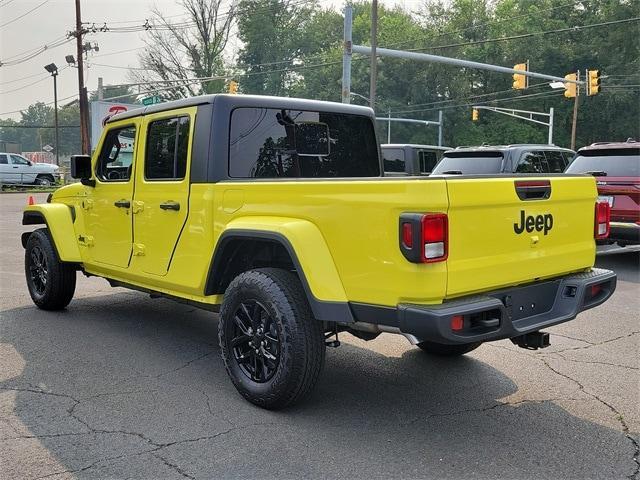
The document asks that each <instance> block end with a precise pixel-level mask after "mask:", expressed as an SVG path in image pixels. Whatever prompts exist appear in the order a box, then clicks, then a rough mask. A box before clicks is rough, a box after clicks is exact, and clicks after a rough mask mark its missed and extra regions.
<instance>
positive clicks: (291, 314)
mask: <svg viewBox="0 0 640 480" xmlns="http://www.w3.org/2000/svg"><path fill="white" fill-rule="evenodd" d="M218 339H219V342H220V351H221V354H222V359H223V361H224V364H225V367H226V369H227V373H228V374H229V377H230V378H231V381H232V382H233V384H234V385H235V387H236V389H237V390H238V392H240V394H242V396H243V397H244V398H246V399H247V400H248V401H250V402H251V403H254V404H255V405H258V406H260V407H263V408H268V409H279V408H284V407H287V406H290V405H293V404H295V403H297V402H299V401H300V400H302V399H303V398H304V397H306V396H307V395H308V394H309V393H310V392H311V390H312V389H313V387H314V385H315V384H316V382H317V380H318V377H319V376H320V372H321V371H322V367H323V364H324V355H325V345H324V334H323V330H322V323H321V322H318V321H317V320H316V319H315V318H313V315H312V313H311V309H310V308H309V304H308V302H307V299H306V296H305V293H304V290H303V289H302V285H301V284H300V280H299V279H298V277H297V276H296V275H294V274H293V273H291V272H288V271H286V270H281V269H276V268H261V269H256V270H250V271H247V272H244V273H242V274H240V275H238V276H237V277H236V278H235V279H234V280H233V281H232V282H231V284H230V285H229V287H228V288H227V290H226V292H225V294H224V301H223V304H222V308H221V310H220V320H219V325H218Z"/></svg>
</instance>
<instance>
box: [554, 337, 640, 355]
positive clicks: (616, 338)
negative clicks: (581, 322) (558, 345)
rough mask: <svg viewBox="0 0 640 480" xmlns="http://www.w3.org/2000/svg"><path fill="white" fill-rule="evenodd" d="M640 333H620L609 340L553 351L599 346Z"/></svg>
mask: <svg viewBox="0 0 640 480" xmlns="http://www.w3.org/2000/svg"><path fill="white" fill-rule="evenodd" d="M639 333H640V332H631V333H627V334H626V335H620V336H619V337H615V338H609V339H608V340H603V341H602V342H596V343H591V342H587V343H588V345H580V346H579V347H567V348H563V349H561V350H555V351H554V352H553V353H562V352H568V351H571V350H585V349H587V348H591V347H597V346H600V345H606V344H607V343H611V342H615V341H617V340H622V339H623V338H628V337H632V336H634V335H637V334H639ZM552 335H555V334H552ZM582 341H584V340H582Z"/></svg>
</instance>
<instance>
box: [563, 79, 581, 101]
mask: <svg viewBox="0 0 640 480" xmlns="http://www.w3.org/2000/svg"><path fill="white" fill-rule="evenodd" d="M564 78H565V79H567V80H573V81H574V82H575V81H576V80H577V79H578V75H576V74H575V73H570V74H568V75H565V76H564ZM577 94H578V84H576V83H569V82H564V96H565V97H567V98H575V97H576V95H577Z"/></svg>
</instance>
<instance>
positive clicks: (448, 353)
mask: <svg viewBox="0 0 640 480" xmlns="http://www.w3.org/2000/svg"><path fill="white" fill-rule="evenodd" d="M480 345H482V342H475V343H464V344H462V345H444V344H442V343H433V342H420V343H418V347H420V348H421V349H422V350H423V351H425V352H427V353H428V354H430V355H438V356H440V357H458V356H460V355H464V354H465V353H469V352H471V351H472V350H475V349H476V348H478V347H479V346H480Z"/></svg>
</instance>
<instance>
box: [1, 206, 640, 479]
mask: <svg viewBox="0 0 640 480" xmlns="http://www.w3.org/2000/svg"><path fill="white" fill-rule="evenodd" d="M44 198H45V195H38V196H37V200H38V201H44ZM25 204H26V195H24V194H6V195H1V196H0V211H1V212H2V215H1V216H0V233H1V239H2V241H1V242H0V255H1V259H0V282H1V283H0V289H1V298H2V304H1V306H0V478H42V477H47V478H74V477H78V478H104V477H115V478H125V477H131V478H230V477H233V478H235V477H238V478H300V477H304V478H327V477H329V478H335V477H347V478H361V477H362V478H389V477H393V478H398V477H403V478H406V477H411V478H423V477H427V478H471V477H473V478H639V468H640V464H639V461H640V460H639V459H638V456H639V447H638V441H639V439H640V412H639V409H638V393H639V388H640V385H639V378H640V365H639V355H638V340H639V338H640V318H639V315H638V312H639V311H640V296H639V295H638V293H639V290H640V274H639V253H638V250H637V249H635V250H634V249H627V250H624V249H616V248H607V249H604V250H606V251H605V252H604V253H603V254H602V255H600V256H599V258H598V262H597V264H598V266H600V267H603V268H610V269H614V270H615V271H616V272H617V273H618V275H619V279H618V280H619V281H618V288H617V291H616V293H615V295H614V297H613V298H612V299H611V300H610V301H609V302H607V303H606V304H604V305H603V306H601V307H598V308H596V309H594V310H590V311H587V312H585V313H583V314H582V315H581V316H580V317H579V318H578V319H577V320H575V321H573V322H570V323H568V324H565V325H560V326H557V327H554V328H551V329H549V330H548V331H549V332H550V333H552V336H551V344H552V346H551V347H550V348H547V349H545V350H541V351H535V352H534V351H527V350H523V349H519V348H517V347H515V346H513V345H512V344H511V342H509V341H501V342H496V343H493V344H487V345H484V346H482V347H481V348H479V349H478V350H476V351H474V352H472V353H471V354H470V355H468V356H467V357H466V358H458V359H438V358H431V357H428V356H427V355H426V354H424V353H423V352H421V351H420V350H418V349H416V348H413V347H411V346H410V345H409V344H408V343H407V342H406V340H404V339H403V338H399V337H395V336H391V335H387V334H383V335H382V336H381V337H379V338H378V339H377V340H374V341H372V342H363V341H360V340H358V339H356V338H354V337H351V336H349V335H347V334H345V335H342V336H341V341H342V342H343V345H342V346H341V347H340V348H338V349H329V351H328V352H327V353H328V355H327V364H326V366H325V371H324V373H323V376H322V378H321V381H320V383H319V385H318V388H317V390H316V391H315V393H314V394H313V396H312V397H311V398H310V399H309V400H308V401H306V402H304V403H303V404H301V405H299V406H297V407H295V408H293V409H290V410H285V411H281V412H268V411H264V410H261V409H259V408H256V407H254V406H253V405H251V404H249V403H247V402H245V401H244V400H243V399H242V398H241V397H240V396H239V395H238V394H237V393H236V391H235V389H234V388H233V386H232V385H231V383H230V381H229V380H228V378H227V375H226V373H225V371H224V368H223V366H222V362H221V360H220V358H219V349H218V346H217V340H216V339H217V333H216V316H215V315H214V314H212V313H209V312H204V311H200V310H197V309H194V308H193V307H191V306H185V305H181V304H176V303H172V302H170V301H168V300H152V299H150V298H149V297H148V295H144V294H142V293H138V292H131V291H127V290H124V289H119V288H118V289H112V288H110V287H109V286H108V284H107V283H106V282H105V281H104V280H101V279H96V278H85V277H84V276H81V275H79V277H78V288H77V290H76V298H75V299H74V301H73V302H72V303H71V305H70V307H69V308H68V309H67V310H66V311H63V312H42V311H40V310H37V309H36V308H35V307H34V306H33V304H32V302H31V300H30V298H29V295H28V293H27V289H26V285H25V281H24V273H23V250H22V247H21V246H20V241H19V237H20V232H22V231H25V230H27V229H29V228H32V227H22V226H21V225H20V218H21V209H22V207H23V205H25Z"/></svg>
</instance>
